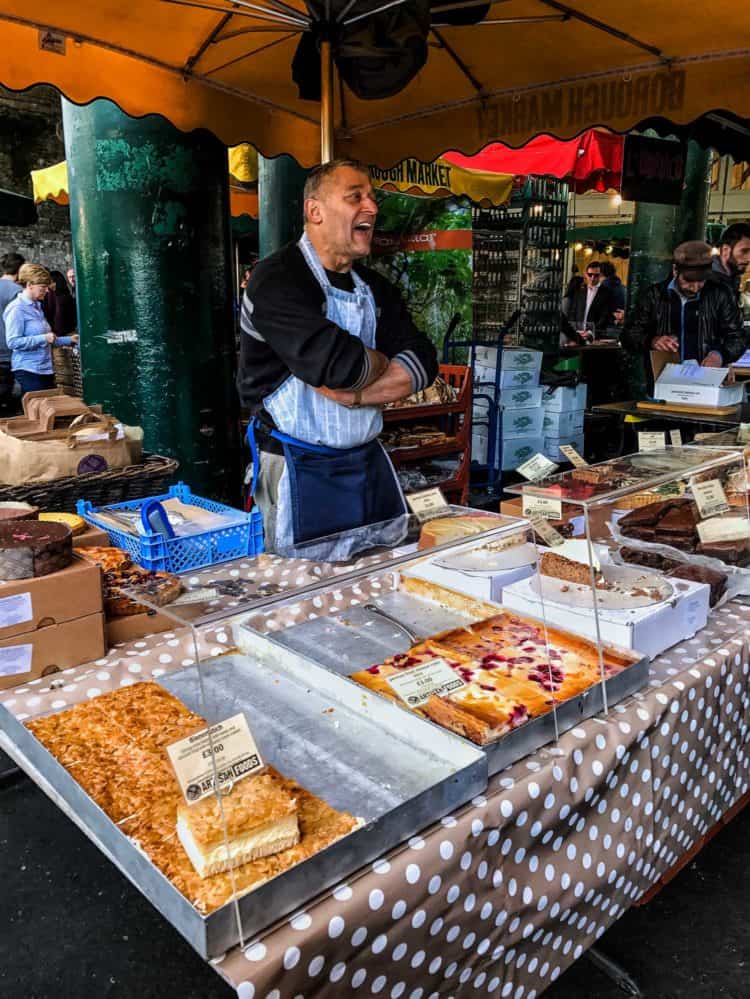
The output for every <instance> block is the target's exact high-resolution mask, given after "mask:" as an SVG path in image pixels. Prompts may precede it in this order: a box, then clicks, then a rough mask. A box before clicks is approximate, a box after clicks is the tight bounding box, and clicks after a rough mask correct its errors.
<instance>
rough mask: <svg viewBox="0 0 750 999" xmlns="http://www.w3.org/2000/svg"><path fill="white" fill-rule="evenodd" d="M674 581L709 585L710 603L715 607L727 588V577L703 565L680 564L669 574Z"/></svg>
mask: <svg viewBox="0 0 750 999" xmlns="http://www.w3.org/2000/svg"><path fill="white" fill-rule="evenodd" d="M667 575H668V576H671V577H672V578H674V579H688V580H690V581H691V582H693V583H708V585H709V586H710V587H711V595H710V597H709V603H710V604H711V606H712V607H714V606H715V605H716V604H717V603H718V602H719V600H721V598H722V596H723V595H724V591H725V590H726V588H727V578H728V577H727V575H726V574H725V573H723V572H717V571H716V570H715V569H708V568H706V567H705V566H703V565H688V564H687V563H684V562H683V563H679V564H678V565H677V567H676V568H674V569H671V570H670V571H669V572H668V573H667Z"/></svg>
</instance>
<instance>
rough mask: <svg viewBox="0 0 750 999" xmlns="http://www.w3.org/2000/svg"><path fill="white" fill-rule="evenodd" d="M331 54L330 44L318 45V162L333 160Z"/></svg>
mask: <svg viewBox="0 0 750 999" xmlns="http://www.w3.org/2000/svg"><path fill="white" fill-rule="evenodd" d="M333 103H334V100H333V52H332V51H331V43H330V42H329V41H322V42H321V43H320V162H321V163H328V162H329V161H330V160H332V159H333Z"/></svg>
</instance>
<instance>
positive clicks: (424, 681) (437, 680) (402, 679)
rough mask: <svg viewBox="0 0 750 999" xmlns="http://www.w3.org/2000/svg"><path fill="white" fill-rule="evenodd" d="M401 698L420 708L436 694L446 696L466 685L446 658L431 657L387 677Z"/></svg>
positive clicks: (411, 706)
mask: <svg viewBox="0 0 750 999" xmlns="http://www.w3.org/2000/svg"><path fill="white" fill-rule="evenodd" d="M386 679H387V681H388V683H389V684H390V685H391V687H393V689H394V690H395V691H396V693H397V694H398V696H399V697H400V698H401V700H402V701H403V702H404V703H405V704H408V705H409V707H410V708H418V707H419V706H420V705H421V704H424V703H425V702H426V701H429V699H430V698H431V697H432V696H433V695H435V696H437V697H446V696H447V695H448V694H453V693H455V691H457V690H460V689H461V687H465V686H466V684H465V682H464V680H462V679H461V677H460V676H459V675H458V674H457V673H454V672H453V670H452V669H451V668H450V666H449V665H448V663H447V662H446V661H445V659H430V661H429V662H426V663H420V664H419V666H412V667H411V669H404V670H400V671H399V672H398V673H397V674H394V675H393V676H388V677H386Z"/></svg>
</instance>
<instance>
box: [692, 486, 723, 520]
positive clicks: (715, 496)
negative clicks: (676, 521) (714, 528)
mask: <svg viewBox="0 0 750 999" xmlns="http://www.w3.org/2000/svg"><path fill="white" fill-rule="evenodd" d="M691 488H692V490H693V499H694V500H695V503H696V506H697V507H698V512H699V513H700V515H701V517H703V518H705V519H706V520H707V519H708V518H709V517H715V516H716V514H717V513H726V512H727V510H728V509H729V504H728V503H727V496H726V493H725V492H724V487H723V486H722V484H721V482H719V480H718V479H710V480H709V481H708V482H693V483H691Z"/></svg>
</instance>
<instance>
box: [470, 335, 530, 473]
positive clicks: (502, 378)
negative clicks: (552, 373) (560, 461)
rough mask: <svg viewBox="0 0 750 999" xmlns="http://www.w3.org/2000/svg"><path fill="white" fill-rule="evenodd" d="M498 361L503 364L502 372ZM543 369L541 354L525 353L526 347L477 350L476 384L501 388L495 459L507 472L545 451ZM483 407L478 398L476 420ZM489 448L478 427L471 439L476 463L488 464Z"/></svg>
mask: <svg viewBox="0 0 750 999" xmlns="http://www.w3.org/2000/svg"><path fill="white" fill-rule="evenodd" d="M498 358H499V361H500V365H501V367H500V371H499V372H498V371H497V365H498ZM541 366H542V353H541V351H537V350H526V349H525V348H524V347H518V348H515V347H514V348H508V349H506V350H502V351H498V349H497V348H496V347H477V348H476V359H475V363H474V378H475V382H479V383H492V384H498V385H499V401H500V423H499V433H498V434H497V435H496V440H495V447H496V448H497V454H496V455H495V456H494V459H495V461H496V462H497V465H498V467H499V468H502V469H503V470H504V471H507V470H508V469H514V468H517V467H518V465H520V464H523V462H524V461H526V460H527V459H528V458H530V457H532V455H534V454H536V453H537V452H539V451H541V450H542V446H543V442H544V435H543V429H542V424H543V420H544V411H543V409H542V408H541V402H542V391H543V390H542V388H541V386H540V385H539V374H540V371H541ZM481 404H482V400H480V399H477V400H476V402H475V410H474V416H475V420H479V419H480V417H481V416H482V415H483V414H482V413H481V411H480V409H479V407H481ZM484 405H486V403H484ZM485 415H486V414H485ZM488 446H489V444H488V438H487V430H486V429H485V428H484V427H482V426H475V428H474V434H473V438H472V456H473V458H474V460H475V461H481V462H482V463H487V461H486V459H487V456H488Z"/></svg>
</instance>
